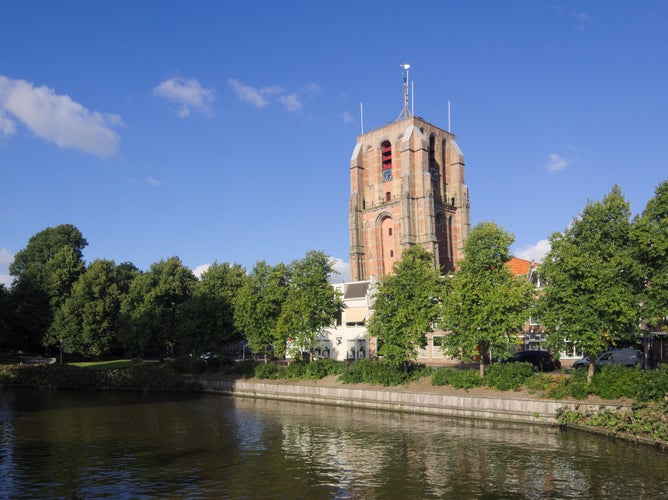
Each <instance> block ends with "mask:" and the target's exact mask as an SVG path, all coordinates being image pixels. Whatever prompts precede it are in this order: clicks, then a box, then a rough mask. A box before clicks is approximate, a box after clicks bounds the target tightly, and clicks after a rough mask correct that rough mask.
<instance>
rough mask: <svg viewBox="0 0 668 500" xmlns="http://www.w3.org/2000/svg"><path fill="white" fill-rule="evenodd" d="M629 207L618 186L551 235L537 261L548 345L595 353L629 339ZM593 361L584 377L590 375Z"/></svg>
mask: <svg viewBox="0 0 668 500" xmlns="http://www.w3.org/2000/svg"><path fill="white" fill-rule="evenodd" d="M630 213H631V212H630V208H629V204H628V202H627V201H626V199H625V198H624V196H623V195H622V192H621V189H620V188H619V186H614V187H613V189H612V191H611V192H610V193H609V194H608V195H606V196H605V197H604V199H603V201H602V202H589V203H587V205H586V207H585V209H584V211H583V212H582V215H581V216H580V217H578V218H576V219H574V220H573V222H572V224H571V226H570V227H568V228H566V230H564V232H563V233H554V234H553V235H552V236H551V237H550V242H551V250H550V251H549V252H548V254H547V256H546V257H545V260H544V262H543V264H542V265H541V267H540V272H541V276H542V279H543V282H544V283H545V284H544V287H543V294H542V296H541V299H540V301H539V306H540V307H539V312H540V315H539V317H540V319H541V321H542V323H543V324H544V325H545V326H546V328H547V329H548V331H549V333H550V335H549V337H548V341H547V342H548V345H549V346H550V347H551V348H552V349H553V350H554V351H557V352H558V351H561V350H565V349H566V348H567V347H571V348H572V346H573V345H575V346H577V347H578V348H579V349H581V350H582V351H583V352H584V353H585V354H588V355H590V356H591V357H592V359H594V358H595V356H596V354H597V353H598V352H600V351H602V350H605V349H607V348H609V347H610V346H613V345H615V344H616V343H617V342H620V341H625V340H628V339H629V337H630V334H631V333H632V332H633V331H634V329H635V328H636V324H637V318H638V313H637V300H638V289H639V286H638V276H639V272H638V269H637V264H636V261H635V259H634V258H633V252H632V245H631V239H630V230H631V223H630ZM594 368H595V367H594V363H591V364H590V366H589V372H588V376H587V379H588V381H591V377H592V376H593V375H594Z"/></svg>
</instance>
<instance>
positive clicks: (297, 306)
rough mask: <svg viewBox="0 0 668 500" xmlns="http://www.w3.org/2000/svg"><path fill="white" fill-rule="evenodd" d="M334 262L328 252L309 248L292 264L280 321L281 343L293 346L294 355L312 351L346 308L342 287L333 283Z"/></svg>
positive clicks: (278, 328)
mask: <svg viewBox="0 0 668 500" xmlns="http://www.w3.org/2000/svg"><path fill="white" fill-rule="evenodd" d="M333 266H334V263H333V262H332V261H331V260H330V259H329V258H328V257H327V255H326V254H325V253H324V252H320V251H317V250H311V251H309V252H308V253H307V254H306V255H305V256H304V258H302V259H301V260H297V261H294V262H293V263H292V264H291V265H290V285H289V287H288V294H287V296H286V298H285V302H284V304H283V308H282V310H281V315H280V317H279V320H278V325H277V332H278V334H279V336H280V339H279V344H280V345H288V344H289V345H290V346H291V350H292V351H293V352H292V353H291V354H293V355H294V354H295V353H296V352H299V351H301V350H303V349H306V350H308V351H310V350H311V349H312V348H313V346H314V344H315V340H316V337H317V335H318V333H319V332H320V331H321V330H322V329H323V328H325V327H327V326H330V325H332V323H334V320H335V319H336V316H337V314H338V313H339V311H341V309H342V308H343V300H342V299H341V296H340V293H339V292H338V290H335V289H334V288H333V287H332V285H331V284H330V282H329V277H330V275H331V274H332V273H333V272H334V267H333Z"/></svg>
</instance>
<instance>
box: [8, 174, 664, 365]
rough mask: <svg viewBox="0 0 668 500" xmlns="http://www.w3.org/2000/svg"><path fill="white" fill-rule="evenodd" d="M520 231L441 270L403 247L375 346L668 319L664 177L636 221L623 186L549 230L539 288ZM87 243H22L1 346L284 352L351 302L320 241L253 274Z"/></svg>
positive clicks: (603, 340) (600, 329) (304, 342)
mask: <svg viewBox="0 0 668 500" xmlns="http://www.w3.org/2000/svg"><path fill="white" fill-rule="evenodd" d="M512 242H513V236H512V235H511V234H509V233H507V232H506V231H504V230H503V229H502V228H500V227H498V226H497V225H496V224H494V223H492V222H484V223H481V224H478V225H477V226H476V227H475V228H473V230H472V231H471V234H470V235H469V237H468V239H467V241H466V243H465V248H464V254H465V258H464V259H463V261H462V262H460V263H459V267H458V270H457V271H456V272H455V273H454V274H453V275H450V276H439V274H438V273H437V272H436V271H435V270H434V267H433V264H432V262H433V259H432V256H431V255H430V254H429V253H428V252H427V251H426V250H424V249H423V248H422V247H419V246H416V247H412V248H409V249H407V250H406V251H404V252H403V254H402V259H401V260H400V261H399V262H397V263H396V264H395V267H394V268H393V273H392V274H389V275H387V276H385V277H384V278H383V279H382V280H381V282H380V283H379V284H378V287H377V289H376V290H375V296H374V297H375V298H374V300H375V303H374V314H373V316H372V317H371V320H370V322H369V325H368V331H369V334H370V335H371V336H374V337H376V338H377V339H378V343H379V346H380V347H379V354H381V355H383V356H384V357H385V358H386V359H388V360H390V361H393V362H396V363H397V364H399V365H401V364H403V365H404V366H406V364H407V363H408V362H410V361H411V360H413V359H415V358H416V355H417V354H416V353H417V348H418V347H419V346H421V345H424V344H425V343H426V334H427V333H428V332H430V331H431V330H433V329H434V328H435V327H436V325H438V328H440V329H443V330H446V331H448V332H449V335H446V336H445V345H444V347H445V348H446V349H447V350H448V351H449V352H450V354H452V355H455V356H458V357H459V356H463V357H473V356H477V357H479V358H480V359H481V373H483V372H484V366H483V364H482V360H483V359H484V354H485V353H487V352H489V351H490V350H494V351H495V352H497V353H498V352H502V351H504V350H506V349H508V348H509V347H510V346H512V345H514V344H515V343H516V335H517V333H518V332H519V331H520V330H521V328H522V326H523V325H524V323H525V322H526V321H527V319H528V318H529V316H533V317H536V318H538V319H539V321H540V322H542V323H543V325H544V326H545V328H546V329H547V331H548V333H549V334H550V335H549V337H548V343H549V346H550V347H551V349H552V350H553V351H554V352H561V351H563V350H565V348H566V347H567V346H568V347H570V348H572V347H573V346H577V347H578V348H579V349H580V350H581V351H584V352H585V353H587V354H591V355H594V354H596V353H597V352H599V351H601V350H605V349H606V348H608V347H610V346H612V345H615V344H617V343H620V342H624V341H626V340H628V339H629V338H630V336H632V335H634V334H635V333H637V332H639V331H644V332H646V333H649V332H656V331H659V330H665V329H666V326H667V324H668V322H667V316H668V181H666V182H663V183H662V184H660V185H659V186H658V188H657V189H656V192H655V196H654V197H653V198H652V199H651V200H649V202H648V203H647V206H646V207H645V209H644V211H643V212H642V213H641V214H640V215H638V216H636V217H635V218H633V220H632V218H631V211H630V206H629V203H628V202H627V201H626V199H625V198H624V196H623V195H622V192H621V189H620V188H619V187H618V186H615V187H613V189H612V191H611V192H610V193H609V194H608V195H606V196H605V197H604V199H603V200H602V201H599V202H590V203H588V204H587V205H586V207H585V208H584V210H583V212H582V214H580V216H578V217H576V218H575V219H574V220H573V222H572V223H571V225H570V226H569V227H568V228H566V229H565V230H564V231H563V232H556V233H554V234H553V235H552V236H551V238H550V242H551V250H550V252H549V253H548V255H547V256H546V258H545V260H544V262H543V263H542V265H541V266H540V268H539V272H540V276H541V281H542V282H543V284H544V286H543V287H542V288H541V289H540V292H539V293H536V290H535V289H534V287H533V286H532V285H531V284H530V283H528V282H527V281H526V280H525V279H521V278H518V277H516V276H514V275H513V274H512V272H511V271H510V269H509V268H508V266H507V262H508V261H509V260H510V258H511V255H510V245H511V244H512ZM86 245H87V242H86V240H85V239H84V238H83V236H82V235H81V233H80V232H79V231H78V229H76V228H75V227H74V226H71V225H63V226H58V227H55V228H47V229H45V230H44V231H42V232H40V233H38V234H36V235H35V236H33V237H32V238H31V239H30V241H29V243H28V245H27V247H26V248H25V249H23V250H21V251H20V252H18V253H17V255H16V257H15V260H14V262H13V263H12V264H11V266H10V274H11V275H12V276H13V277H14V283H13V286H12V287H11V289H9V290H8V289H6V288H5V287H0V343H1V344H2V347H4V348H5V349H8V348H9V349H11V348H13V349H26V350H36V349H40V348H42V347H50V346H55V345H62V347H63V349H64V350H65V352H69V353H78V354H82V355H86V356H101V355H106V354H119V355H132V356H142V355H172V354H183V353H190V352H204V351H209V350H211V351H214V350H219V349H220V348H221V346H222V344H224V343H227V342H230V341H234V340H241V339H243V340H245V341H247V342H248V344H249V346H250V347H251V349H252V350H253V352H255V353H263V354H265V355H267V356H268V355H270V354H272V355H278V356H282V355H284V354H285V353H286V350H288V349H290V348H295V349H300V350H301V349H302V348H305V349H308V348H309V347H310V346H311V345H312V344H313V342H314V340H315V337H316V335H317V333H318V332H319V331H321V330H322V329H323V328H325V327H327V326H329V325H331V324H332V323H333V322H334V319H335V317H336V316H337V314H338V313H339V311H340V310H341V308H342V307H343V306H342V301H341V297H340V296H339V295H338V293H337V292H336V291H335V290H334V289H333V288H332V287H331V286H330V284H329V276H330V275H331V273H332V272H333V268H332V262H331V261H330V260H329V259H328V258H327V256H326V255H325V254H324V253H322V252H318V251H310V252H308V253H307V254H306V255H305V257H304V258H303V259H301V260H297V261H294V262H292V263H291V264H289V265H285V264H283V263H281V264H278V265H275V266H271V265H269V264H267V263H266V262H264V261H260V262H258V263H256V265H255V266H254V268H253V269H252V271H251V272H249V273H247V272H246V270H245V269H244V268H242V267H241V266H239V265H236V264H235V265H231V264H227V263H225V264H217V263H215V264H213V265H212V266H211V267H210V268H209V269H208V270H207V271H206V272H205V273H204V274H202V276H201V277H200V279H197V278H196V277H195V276H194V275H193V274H192V272H191V271H190V270H189V269H188V268H187V267H185V266H183V264H182V263H181V261H180V260H179V259H178V258H177V257H172V258H170V259H167V260H165V261H160V262H158V263H156V264H153V265H152V266H151V267H150V269H149V270H148V271H146V272H141V271H139V270H138V269H137V268H136V267H135V266H133V265H132V264H129V263H122V264H120V265H116V264H115V263H114V262H113V261H109V260H96V261H94V262H92V263H91V264H90V265H89V266H86V265H85V263H84V261H83V259H82V250H83V248H85V246H86ZM590 368H591V369H592V373H593V365H592V366H591V367H590Z"/></svg>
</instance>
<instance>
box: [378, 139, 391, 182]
mask: <svg viewBox="0 0 668 500" xmlns="http://www.w3.org/2000/svg"><path fill="white" fill-rule="evenodd" d="M380 151H381V153H380V154H381V168H382V179H383V182H387V181H391V180H392V144H390V141H385V142H383V143H382V144H381V145H380Z"/></svg>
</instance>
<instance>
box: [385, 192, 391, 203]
mask: <svg viewBox="0 0 668 500" xmlns="http://www.w3.org/2000/svg"><path fill="white" fill-rule="evenodd" d="M385 201H392V193H390V192H389V191H388V192H387V193H385Z"/></svg>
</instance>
